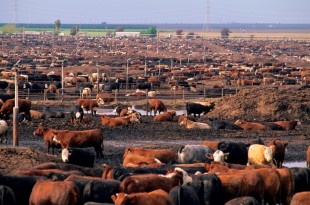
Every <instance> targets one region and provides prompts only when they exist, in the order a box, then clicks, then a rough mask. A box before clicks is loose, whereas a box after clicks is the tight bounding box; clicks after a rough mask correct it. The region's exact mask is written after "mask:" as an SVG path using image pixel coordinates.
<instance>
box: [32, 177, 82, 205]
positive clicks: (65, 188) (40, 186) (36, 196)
mask: <svg viewBox="0 0 310 205" xmlns="http://www.w3.org/2000/svg"><path fill="white" fill-rule="evenodd" d="M78 199H79V189H78V187H77V186H76V185H75V184H74V183H73V182H70V181H57V182H54V181H44V180H39V181H37V182H36V184H35V185H34V187H33V189H32V192H31V195H30V198H29V205H41V204H66V205H76V204H78Z"/></svg>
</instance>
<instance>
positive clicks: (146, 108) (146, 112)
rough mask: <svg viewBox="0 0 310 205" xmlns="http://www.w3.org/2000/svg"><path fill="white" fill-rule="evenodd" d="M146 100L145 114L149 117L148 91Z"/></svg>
mask: <svg viewBox="0 0 310 205" xmlns="http://www.w3.org/2000/svg"><path fill="white" fill-rule="evenodd" d="M145 99H146V104H145V114H146V116H148V115H149V95H148V89H146V96H145Z"/></svg>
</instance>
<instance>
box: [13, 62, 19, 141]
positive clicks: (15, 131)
mask: <svg viewBox="0 0 310 205" xmlns="http://www.w3.org/2000/svg"><path fill="white" fill-rule="evenodd" d="M19 62H20V60H18V61H17V63H15V65H14V70H15V107H14V108H13V147H17V146H18V145H19V139H18V112H19V108H18V82H17V80H18V79H17V78H18V76H17V74H18V68H17V65H18V64H19Z"/></svg>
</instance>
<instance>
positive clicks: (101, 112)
mask: <svg viewBox="0 0 310 205" xmlns="http://www.w3.org/2000/svg"><path fill="white" fill-rule="evenodd" d="M113 110H114V109H102V108H98V109H97V114H98V115H114V112H113ZM134 110H135V111H137V112H139V113H141V115H146V110H140V109H134ZM168 111H169V110H168ZM85 113H87V114H90V111H88V112H85ZM176 113H177V115H182V114H186V110H176ZM149 114H150V113H149ZM152 114H153V113H152Z"/></svg>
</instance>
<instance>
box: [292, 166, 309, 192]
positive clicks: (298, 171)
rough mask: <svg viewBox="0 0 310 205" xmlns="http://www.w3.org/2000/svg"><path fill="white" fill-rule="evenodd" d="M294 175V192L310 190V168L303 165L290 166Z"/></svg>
mask: <svg viewBox="0 0 310 205" xmlns="http://www.w3.org/2000/svg"><path fill="white" fill-rule="evenodd" d="M289 170H290V171H291V172H292V174H293V176H294V182H295V187H294V193H297V192H303V191H310V169H308V168H301V167H292V168H289Z"/></svg>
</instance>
